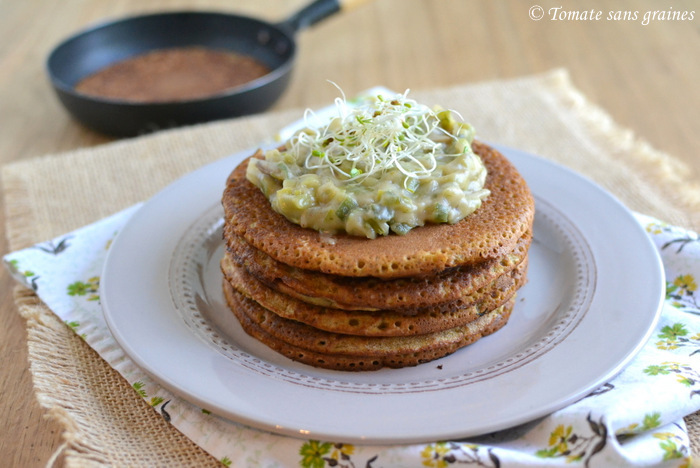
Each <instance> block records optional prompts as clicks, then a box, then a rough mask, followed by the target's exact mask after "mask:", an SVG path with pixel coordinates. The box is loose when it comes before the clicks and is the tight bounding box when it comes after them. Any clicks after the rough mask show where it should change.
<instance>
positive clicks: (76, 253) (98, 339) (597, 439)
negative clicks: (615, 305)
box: [3, 206, 700, 468]
mask: <svg viewBox="0 0 700 468" xmlns="http://www.w3.org/2000/svg"><path fill="white" fill-rule="evenodd" d="M138 208H139V206H133V207H131V208H129V209H127V210H125V211H122V212H120V213H117V214H115V215H113V216H111V217H109V218H106V219H103V220H101V221H99V222H97V223H95V224H92V225H90V226H87V227H84V228H82V229H79V230H77V231H75V232H72V233H70V234H66V235H64V236H61V237H59V238H56V239H53V240H51V241H48V242H44V243H41V244H37V245H34V246H33V247H30V248H27V249H24V250H21V251H17V252H13V253H10V254H8V255H6V256H5V257H4V259H3V260H4V263H5V265H6V266H7V267H8V268H9V270H10V271H11V273H12V274H13V276H14V277H16V278H17V280H18V281H20V282H21V283H23V284H24V285H26V286H27V287H29V288H32V289H33V290H34V291H35V292H36V293H37V294H38V296H39V297H40V298H41V299H42V300H43V301H44V302H45V303H46V304H47V305H48V307H49V308H50V309H51V310H52V311H53V312H54V313H55V314H56V315H57V316H58V317H60V318H61V319H62V320H63V321H64V322H65V323H66V325H67V326H69V327H71V328H72V329H73V330H74V331H75V333H77V334H78V335H79V336H80V337H81V338H82V339H84V340H85V341H86V342H87V343H88V344H89V345H90V346H91V347H92V348H93V349H95V350H96V351H97V352H98V353H99V354H100V356H102V358H103V359H105V360H106V361H107V362H108V363H109V364H110V365H111V366H112V367H113V368H115V369H116V370H117V371H118V372H119V373H120V374H121V375H122V376H123V377H124V378H125V379H126V380H127V381H128V382H129V383H130V384H131V385H132V387H133V388H134V390H135V391H136V392H138V393H139V394H140V395H141V396H142V397H143V398H144V399H145V400H146V401H147V402H148V403H149V404H150V405H151V406H152V407H153V408H154V410H155V411H157V412H158V413H159V414H160V415H162V417H163V418H165V419H166V420H167V421H169V422H170V423H171V424H173V425H174V426H175V427H176V428H177V429H179V430H180V431H181V432H182V433H184V434H185V435H187V436H188V437H190V438H191V439H192V440H193V441H194V442H195V443H197V444H198V445H199V446H201V447H202V448H203V449H204V450H206V451H207V452H208V453H210V454H211V455H212V456H214V457H216V458H217V459H218V460H220V461H221V462H222V463H223V464H224V465H231V466H265V467H269V466H302V467H309V468H310V467H314V468H316V467H318V468H321V467H326V466H328V467H331V466H338V467H361V466H365V467H385V468H386V467H394V466H396V467H399V466H400V467H410V466H427V467H447V466H450V465H453V464H460V465H474V466H493V467H498V466H504V467H511V466H512V467H515V466H576V465H585V466H669V467H671V466H672V467H681V466H689V465H690V447H689V439H688V434H687V430H686V426H685V423H684V421H683V417H684V416H686V415H689V414H692V413H694V412H696V411H698V410H699V409H700V304H699V303H698V298H697V296H696V292H697V280H698V278H700V240H699V239H698V236H697V234H695V233H693V232H689V231H687V230H684V229H680V228H678V227H674V226H670V225H667V224H664V223H662V222H659V221H658V220H656V219H652V218H649V217H647V216H644V215H639V214H638V215H636V217H637V220H638V221H639V223H640V224H641V225H642V226H644V227H645V229H646V231H647V233H648V235H649V236H650V237H651V239H652V240H653V241H654V243H655V245H656V246H657V248H658V251H659V252H660V254H661V257H662V260H663V264H664V267H665V270H666V278H667V284H666V301H665V303H664V306H663V311H662V315H661V319H660V321H659V323H658V325H657V326H656V329H655V330H654V331H653V334H652V338H651V339H650V340H649V342H648V343H646V345H645V346H644V347H643V349H642V350H641V352H640V353H639V354H638V355H637V356H636V357H635V358H634V360H633V361H632V362H631V363H630V364H629V365H628V366H627V367H626V368H625V369H624V370H623V371H622V373H620V374H619V375H618V376H617V377H615V378H614V379H612V380H611V381H610V382H608V383H606V384H604V385H603V386H601V387H600V388H598V389H597V390H596V391H594V392H593V393H591V394H590V395H588V396H586V397H585V398H583V399H581V400H580V401H578V402H577V403H575V404H572V405H570V406H569V407H567V408H564V409H562V410H559V411H557V412H555V413H553V414H551V415H549V416H547V417H545V418H542V419H539V420H537V421H534V422H531V423H528V424H524V425H522V426H519V427H515V428H511V429H508V430H504V431H500V432H497V433H493V434H489V435H484V436H480V437H476V438H471V439H469V440H453V441H434V442H432V443H424V444H413V445H402V446H376V445H353V444H345V443H343V442H342V441H321V440H302V439H297V438H292V437H287V436H282V435H277V434H272V433H268V432H265V431H262V430H258V429H253V428H250V427H247V426H245V425H242V424H239V423H236V422H232V421H228V420H225V419H223V418H220V417H218V416H216V415H214V414H211V413H210V412H209V411H207V410H206V409H204V408H199V407H197V406H195V405H193V404H191V403H189V402H187V401H184V400H182V399H181V398H179V397H177V396H175V395H173V394H172V393H170V392H169V391H168V390H166V389H164V388H162V387H161V386H160V385H159V384H157V383H156V382H154V381H153V380H152V379H150V378H149V377H148V376H147V375H146V374H145V373H144V372H143V371H141V370H140V369H139V368H138V367H137V366H136V365H135V364H134V363H133V362H131V360H130V359H129V358H128V357H127V356H126V355H125V354H124V352H123V351H122V350H121V348H120V347H119V346H118V345H117V343H116V342H115V340H114V339H113V337H112V336H111V335H110V332H109V329H108V328H107V325H106V323H105V321H104V317H103V315H102V310H101V306H100V296H99V282H100V274H101V272H102V266H103V263H104V260H105V257H106V254H107V251H108V249H109V247H110V244H111V242H112V240H113V239H114V237H115V236H116V235H117V233H118V232H119V230H120V228H122V226H124V225H125V223H127V222H128V220H129V218H130V217H131V215H132V214H133V213H134V212H135V211H136V210H138ZM640 287H644V285H640ZM552 385H556V382H552Z"/></svg>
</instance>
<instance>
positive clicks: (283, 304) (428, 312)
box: [221, 255, 527, 336]
mask: <svg viewBox="0 0 700 468" xmlns="http://www.w3.org/2000/svg"><path fill="white" fill-rule="evenodd" d="M221 270H222V271H223V273H224V277H225V278H226V280H227V281H228V283H229V284H230V285H231V286H232V287H233V288H234V289H236V290H237V291H238V292H240V293H241V294H243V295H244V296H246V297H248V298H249V299H252V300H254V301H255V302H257V303H259V304H260V305H261V306H263V307H264V308H266V309H267V310H269V311H271V312H274V313H275V314H277V315H279V316H280V317H283V318H286V319H290V320H296V321H298V322H302V323H305V324H307V325H310V326H312V327H314V328H318V329H320V330H324V331H328V332H335V333H343V334H350V335H361V336H409V335H421V334H425V333H435V332H438V331H442V330H446V329H448V328H454V327H457V326H461V325H465V324H467V323H469V322H471V321H473V320H476V319H477V318H479V317H480V316H482V315H483V314H484V313H486V312H488V311H490V310H493V309H495V308H497V307H499V306H501V305H502V304H503V303H505V302H506V301H507V300H508V299H509V298H510V297H511V296H513V294H515V291H516V290H518V289H519V288H520V287H521V286H522V284H524V283H525V281H526V276H527V275H526V272H527V260H525V261H523V262H521V263H520V265H518V267H516V268H515V269H513V270H511V271H510V272H507V273H505V274H503V275H501V276H500V277H498V278H496V279H495V280H494V281H492V282H491V284H489V285H487V286H486V287H484V288H481V289H479V290H477V291H474V292H473V293H472V294H469V295H465V296H463V297H461V298H459V299H457V300H455V301H451V302H448V303H445V304H441V305H439V306H431V307H421V308H417V309H408V310H398V311H394V310H381V311H347V310H340V309H334V308H329V307H321V306H316V305H312V304H308V303H306V302H303V301H300V300H298V299H295V298H293V297H290V296H288V295H286V294H283V293H280V292H279V291H276V290H274V289H272V288H269V287H267V286H266V285H264V284H263V283H261V282H260V281H258V280H256V279H255V278H254V277H253V276H252V275H250V274H248V273H247V272H246V271H245V270H244V269H243V268H241V267H238V266H236V265H235V264H234V262H233V261H232V260H231V258H230V257H229V256H228V255H226V256H224V258H223V259H222V261H221Z"/></svg>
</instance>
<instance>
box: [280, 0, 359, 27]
mask: <svg viewBox="0 0 700 468" xmlns="http://www.w3.org/2000/svg"><path fill="white" fill-rule="evenodd" d="M367 1H369V0H315V1H313V2H311V3H310V4H308V5H307V6H305V7H304V8H302V9H301V10H299V11H297V12H296V13H294V14H293V15H292V16H290V17H289V18H287V19H286V20H284V21H282V22H281V23H279V24H278V26H279V27H281V28H284V29H287V30H290V31H292V33H296V32H298V31H301V30H302V29H306V28H308V27H309V26H312V25H314V24H316V23H318V22H319V21H321V20H323V19H326V18H327V17H329V16H331V15H332V14H334V13H337V12H339V11H341V10H343V11H348V10H350V9H352V8H355V7H357V6H359V5H361V4H363V3H366V2H367Z"/></svg>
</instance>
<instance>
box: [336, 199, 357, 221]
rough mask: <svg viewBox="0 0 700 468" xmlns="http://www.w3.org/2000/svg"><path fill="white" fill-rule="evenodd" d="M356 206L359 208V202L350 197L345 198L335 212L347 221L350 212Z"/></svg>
mask: <svg viewBox="0 0 700 468" xmlns="http://www.w3.org/2000/svg"><path fill="white" fill-rule="evenodd" d="M355 208H357V202H356V201H355V200H354V199H352V198H349V197H348V198H346V199H345V200H343V202H342V203H341V204H340V206H339V207H338V209H337V210H335V214H336V216H337V217H338V218H340V219H341V220H342V221H345V220H346V219H347V217H348V215H349V214H350V212H351V211H352V210H354V209H355Z"/></svg>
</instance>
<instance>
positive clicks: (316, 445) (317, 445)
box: [299, 440, 333, 468]
mask: <svg viewBox="0 0 700 468" xmlns="http://www.w3.org/2000/svg"><path fill="white" fill-rule="evenodd" d="M332 448H333V444H331V443H329V442H319V441H318V440H309V441H308V442H306V443H304V445H302V446H301V448H300V449H299V455H301V456H302V459H301V461H300V462H299V464H300V465H301V466H302V467H304V468H323V467H324V466H325V465H326V460H324V458H323V456H324V455H328V454H329V453H330V451H331V449H332Z"/></svg>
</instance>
